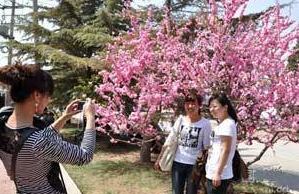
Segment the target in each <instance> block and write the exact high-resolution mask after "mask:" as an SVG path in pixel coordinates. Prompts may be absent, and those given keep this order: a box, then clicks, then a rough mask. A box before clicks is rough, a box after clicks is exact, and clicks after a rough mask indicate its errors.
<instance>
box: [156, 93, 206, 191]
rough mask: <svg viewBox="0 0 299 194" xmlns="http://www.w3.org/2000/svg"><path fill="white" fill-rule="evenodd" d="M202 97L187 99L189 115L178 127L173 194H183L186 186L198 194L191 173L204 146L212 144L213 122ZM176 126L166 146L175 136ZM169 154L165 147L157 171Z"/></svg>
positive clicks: (182, 118) (177, 122) (193, 95)
mask: <svg viewBox="0 0 299 194" xmlns="http://www.w3.org/2000/svg"><path fill="white" fill-rule="evenodd" d="M201 106H202V97H201V96H198V95H196V94H189V95H187V96H186V97H185V101H184V108H185V112H186V116H180V117H179V118H178V119H177V120H176V122H175V124H174V126H179V127H178V129H179V133H180V135H179V139H178V148H177V151H176V154H175V158H174V162H173V165H172V194H183V193H184V188H185V184H187V186H186V193H187V194H196V193H197V188H198V183H192V182H191V177H190V174H191V171H192V168H193V165H194V164H195V161H196V157H197V155H198V154H199V153H200V152H201V151H202V149H203V147H205V148H206V147H208V146H209V144H210V133H211V125H210V122H209V120H207V119H206V118H204V117H202V115H201ZM175 128H176V127H173V129H172V131H171V132H170V134H169V136H168V137H167V139H166V142H165V144H164V145H167V142H170V141H171V140H173V138H176V137H175V134H176V133H175ZM164 151H165V146H163V147H162V150H161V153H160V155H159V157H158V159H157V161H156V163H155V168H156V169H160V166H159V161H160V158H161V156H162V155H163V153H164Z"/></svg>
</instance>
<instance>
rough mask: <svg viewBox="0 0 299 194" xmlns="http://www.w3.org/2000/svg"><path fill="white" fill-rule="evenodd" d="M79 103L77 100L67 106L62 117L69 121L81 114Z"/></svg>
mask: <svg viewBox="0 0 299 194" xmlns="http://www.w3.org/2000/svg"><path fill="white" fill-rule="evenodd" d="M78 102H79V100H78V99H77V100H73V101H72V102H71V103H69V105H67V106H66V108H65V110H64V112H63V113H62V117H63V118H65V119H66V120H69V119H70V118H71V117H72V116H73V115H75V114H77V113H79V112H80V110H78Z"/></svg>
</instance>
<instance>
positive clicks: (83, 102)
mask: <svg viewBox="0 0 299 194" xmlns="http://www.w3.org/2000/svg"><path fill="white" fill-rule="evenodd" d="M84 104H85V101H79V102H78V103H77V110H83V106H84Z"/></svg>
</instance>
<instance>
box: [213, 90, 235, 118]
mask: <svg viewBox="0 0 299 194" xmlns="http://www.w3.org/2000/svg"><path fill="white" fill-rule="evenodd" d="M212 100H217V101H218V102H219V103H220V104H221V105H222V106H225V105H227V107H228V108H227V112H228V115H229V116H230V117H231V118H233V119H234V120H235V122H238V116H237V113H236V111H235V108H234V107H233V105H232V103H231V102H230V100H229V99H228V98H227V96H226V95H225V94H223V93H217V94H213V95H212V96H211V98H210V99H209V106H210V104H211V102H212Z"/></svg>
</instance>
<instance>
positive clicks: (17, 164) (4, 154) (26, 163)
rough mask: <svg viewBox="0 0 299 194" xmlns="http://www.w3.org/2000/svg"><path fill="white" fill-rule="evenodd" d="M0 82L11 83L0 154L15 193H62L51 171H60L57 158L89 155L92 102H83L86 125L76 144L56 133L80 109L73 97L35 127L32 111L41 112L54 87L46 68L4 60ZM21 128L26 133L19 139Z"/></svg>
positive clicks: (80, 160)
mask: <svg viewBox="0 0 299 194" xmlns="http://www.w3.org/2000/svg"><path fill="white" fill-rule="evenodd" d="M0 82H1V83H4V84H6V85H9V86H10V87H11V90H10V94H11V99H12V100H13V101H14V109H13V112H12V113H11V114H10V115H9V116H7V117H1V118H0V122H1V123H0V132H1V133H0V159H1V160H2V161H3V163H4V166H5V168H6V170H7V173H8V175H9V176H10V178H11V179H12V180H13V181H14V182H15V185H16V190H17V193H22V194H24V193H31V194H32V193H43V194H46V193H66V191H65V190H64V189H62V188H59V186H57V180H58V179H57V177H55V176H56V174H55V172H56V173H57V171H60V169H59V166H58V163H68V164H75V165H84V164H87V163H89V162H90V161H91V160H92V157H93V152H94V147H95V105H94V103H93V102H92V101H91V100H88V102H86V104H85V106H84V110H83V112H84V115H85V117H86V129H85V134H84V137H83V140H82V143H81V146H77V145H73V144H71V143H68V142H66V141H63V140H62V138H61V137H60V135H59V130H60V129H61V128H62V127H63V125H64V124H65V122H66V121H67V120H69V119H70V117H71V116H72V115H74V114H76V113H78V112H79V110H77V101H73V102H71V103H70V104H69V105H68V106H67V107H66V110H65V111H64V113H63V114H62V116H61V117H60V118H59V119H58V120H57V121H55V122H54V123H53V124H52V125H50V126H49V127H46V128H37V125H36V124H35V120H34V115H35V114H42V113H43V111H44V109H45V107H46V106H47V105H48V103H49V102H50V97H51V95H52V93H53V90H54V82H53V79H52V77H51V75H50V74H48V73H47V72H46V71H44V70H42V69H40V67H38V66H34V65H11V66H4V67H2V68H0ZM26 134H27V135H28V137H26V138H25V141H24V142H23V144H22V145H20V142H21V141H20V140H21V139H24V136H25V135H26ZM18 149H19V150H18ZM57 168H58V170H57ZM55 181H56V182H55ZM58 182H59V180H58Z"/></svg>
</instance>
